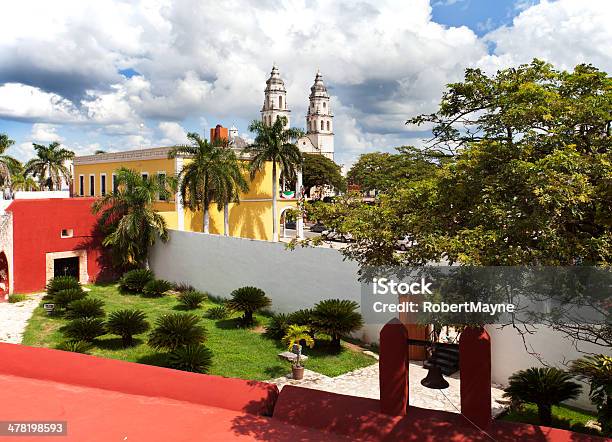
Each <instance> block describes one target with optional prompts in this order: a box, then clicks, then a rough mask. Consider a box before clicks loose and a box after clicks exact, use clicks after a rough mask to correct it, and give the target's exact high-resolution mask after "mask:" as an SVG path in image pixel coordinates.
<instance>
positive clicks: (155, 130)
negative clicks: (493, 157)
mask: <svg viewBox="0 0 612 442" xmlns="http://www.w3.org/2000/svg"><path fill="white" fill-rule="evenodd" d="M228 8H229V9H228ZM32 10H36V11H37V14H32V12H31V11H32ZM3 15H4V17H3V26H2V27H0V60H2V63H0V132H3V133H7V134H9V136H10V137H12V138H13V139H14V140H15V141H16V144H15V147H13V148H12V149H11V151H10V152H9V153H11V154H13V155H15V156H16V157H18V158H19V159H22V160H25V159H27V158H28V157H29V156H31V155H32V154H33V150H32V147H31V146H32V142H40V143H49V142H51V141H59V142H61V143H62V144H63V145H64V146H66V147H67V148H70V149H73V150H75V151H76V152H77V154H88V153H93V151H95V150H97V149H102V150H107V151H118V150H127V149H133V148H139V147H150V146H158V145H168V144H175V143H180V142H184V140H185V134H186V132H188V131H197V132H200V133H204V134H208V129H209V127H211V126H214V125H215V124H217V123H221V124H223V125H224V126H227V127H229V126H231V125H232V124H234V125H236V126H237V127H238V129H239V131H240V132H241V134H243V135H244V136H245V137H248V136H249V134H248V133H247V130H246V128H247V126H248V123H249V121H251V120H252V119H256V118H259V110H260V108H261V104H262V102H263V89H264V87H265V80H266V79H267V77H268V75H269V72H270V68H271V66H272V63H273V62H276V63H277V65H278V66H279V69H280V73H281V76H282V77H283V79H284V80H285V84H286V86H287V89H288V95H287V103H288V105H289V107H290V108H291V110H292V125H294V126H297V127H302V128H303V127H304V116H305V112H306V107H307V104H308V93H309V88H310V86H311V85H312V82H313V79H314V75H315V72H316V70H317V69H321V72H322V73H323V79H324V81H325V83H326V84H327V86H328V89H329V91H330V94H331V95H332V103H331V106H332V109H333V111H334V113H335V118H334V127H335V129H334V132H335V144H336V160H337V162H339V163H344V164H350V163H352V162H353V161H355V159H356V158H357V157H358V155H359V154H361V153H365V152H370V151H374V150H387V151H388V150H391V149H393V148H394V147H395V146H400V145H406V144H411V145H417V146H419V145H422V141H423V139H424V138H425V137H426V136H427V133H426V132H424V131H423V129H422V128H414V127H407V126H405V124H404V123H405V121H406V119H407V118H409V117H411V116H414V115H417V114H419V113H425V112H432V111H434V110H435V108H436V105H437V103H438V101H439V98H440V95H441V93H442V91H443V90H444V85H445V84H447V83H449V82H453V81H457V80H460V79H461V76H462V73H463V71H464V69H465V68H466V67H480V68H482V69H484V70H485V71H487V72H494V71H495V70H497V69H500V68H503V67H507V66H511V65H516V64H519V63H524V62H528V61H530V60H531V59H532V58H533V57H539V58H544V59H546V60H548V61H550V62H552V63H554V64H556V65H558V66H560V67H563V68H571V67H572V66H574V65H575V64H577V63H580V62H591V63H594V64H595V65H597V66H600V67H602V68H603V69H606V70H608V71H611V70H612V60H611V56H610V54H609V51H608V48H609V47H612V31H611V27H610V26H609V23H610V21H611V20H612V2H610V1H608V0H590V1H588V2H584V1H582V0H555V1H552V0H548V1H547V0H542V1H541V2H539V1H535V0H360V1H355V0H338V1H332V0H320V1H318V2H296V1H292V0H283V1H278V2H276V1H275V2H249V1H247V0H236V1H235V2H233V3H231V4H229V5H228V4H223V2H208V1H200V0H183V1H181V2H175V1H172V0H156V1H151V0H129V1H119V0H108V1H105V2H97V1H95V0H80V1H78V0H57V1H54V2H43V3H41V2H35V1H34V0H22V1H20V2H11V3H10V4H7V5H5V6H4V7H3ZM32 29H36V30H37V32H36V33H34V32H32ZM568 48H570V49H571V50H568Z"/></svg>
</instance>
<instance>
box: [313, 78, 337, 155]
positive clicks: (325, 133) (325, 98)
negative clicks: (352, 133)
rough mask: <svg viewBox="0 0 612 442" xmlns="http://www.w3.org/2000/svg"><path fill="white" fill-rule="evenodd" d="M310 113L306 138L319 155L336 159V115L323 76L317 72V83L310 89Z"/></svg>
mask: <svg viewBox="0 0 612 442" xmlns="http://www.w3.org/2000/svg"><path fill="white" fill-rule="evenodd" d="M309 99H310V100H309V101H310V102H309V105H308V113H307V114H306V136H307V137H308V138H309V139H310V141H311V143H312V144H313V147H315V148H316V149H317V150H318V153H320V154H321V155H324V156H326V157H327V158H329V159H331V160H333V159H334V127H333V118H334V114H333V113H332V111H331V108H330V106H329V94H328V93H327V88H326V87H325V84H324V83H323V76H322V75H321V72H320V71H319V70H317V75H316V76H315V81H314V84H313V85H312V87H311V88H310V97H309Z"/></svg>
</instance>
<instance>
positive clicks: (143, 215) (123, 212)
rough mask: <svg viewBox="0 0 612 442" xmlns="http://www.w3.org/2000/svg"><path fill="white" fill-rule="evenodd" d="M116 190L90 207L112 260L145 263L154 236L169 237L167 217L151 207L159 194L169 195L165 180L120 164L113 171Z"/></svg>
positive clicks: (132, 264) (141, 264)
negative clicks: (97, 215) (143, 174)
mask: <svg viewBox="0 0 612 442" xmlns="http://www.w3.org/2000/svg"><path fill="white" fill-rule="evenodd" d="M116 183H117V185H118V190H117V192H111V193H107V194H106V195H104V196H103V197H101V198H99V199H97V200H96V201H95V202H94V204H93V207H92V210H93V212H94V214H99V215H100V217H99V220H98V223H99V226H100V229H101V231H102V232H104V235H105V238H104V240H103V241H102V244H103V245H104V246H106V247H111V248H112V252H113V256H114V258H115V260H116V261H117V262H118V263H119V264H121V265H124V266H126V267H130V266H132V267H133V266H144V265H145V264H146V261H147V256H148V251H149V248H150V247H151V246H152V245H153V244H155V241H156V239H157V237H159V238H160V239H161V240H162V241H164V242H165V241H167V240H168V229H167V226H166V221H165V220H164V218H163V216H161V215H160V214H159V213H158V212H157V211H155V210H154V208H153V203H154V202H155V201H156V200H157V199H158V197H159V195H166V196H167V195H169V190H168V188H167V184H166V181H165V180H164V181H162V180H160V179H159V178H158V177H157V176H153V177H150V178H148V179H145V178H144V177H143V176H142V175H141V174H140V173H138V172H136V171H134V170H131V169H126V168H125V167H122V168H120V169H118V170H117V171H116Z"/></svg>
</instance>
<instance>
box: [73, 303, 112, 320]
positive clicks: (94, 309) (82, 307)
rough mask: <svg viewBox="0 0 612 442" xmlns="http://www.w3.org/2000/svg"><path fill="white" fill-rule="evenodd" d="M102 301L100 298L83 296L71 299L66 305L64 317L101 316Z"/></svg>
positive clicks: (102, 311) (103, 314)
mask: <svg viewBox="0 0 612 442" xmlns="http://www.w3.org/2000/svg"><path fill="white" fill-rule="evenodd" d="M105 315H106V313H104V301H102V300H100V299H93V298H84V299H78V300H76V301H71V302H70V303H69V304H68V305H67V306H66V318H68V319H77V318H103V317H104V316H105Z"/></svg>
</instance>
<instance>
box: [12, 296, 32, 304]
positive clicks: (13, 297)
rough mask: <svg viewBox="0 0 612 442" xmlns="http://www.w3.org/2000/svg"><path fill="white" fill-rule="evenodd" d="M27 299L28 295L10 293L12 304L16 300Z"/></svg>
mask: <svg viewBox="0 0 612 442" xmlns="http://www.w3.org/2000/svg"><path fill="white" fill-rule="evenodd" d="M26 299H28V297H27V296H26V295H9V296H8V302H9V303H11V304H14V303H16V302H21V301H25V300H26Z"/></svg>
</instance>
